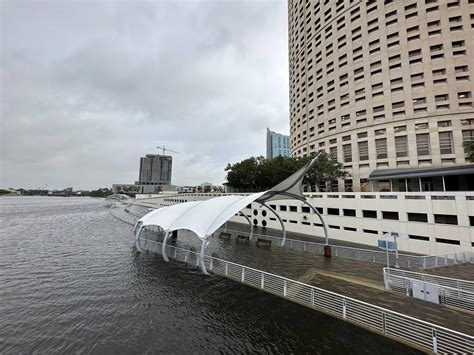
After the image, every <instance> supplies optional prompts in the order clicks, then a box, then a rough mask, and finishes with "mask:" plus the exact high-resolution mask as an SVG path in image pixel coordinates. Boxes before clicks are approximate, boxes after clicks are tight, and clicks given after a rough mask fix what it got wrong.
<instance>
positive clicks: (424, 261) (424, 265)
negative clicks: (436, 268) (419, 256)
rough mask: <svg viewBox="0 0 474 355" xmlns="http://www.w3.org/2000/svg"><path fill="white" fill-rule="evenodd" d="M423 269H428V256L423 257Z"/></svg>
mask: <svg viewBox="0 0 474 355" xmlns="http://www.w3.org/2000/svg"><path fill="white" fill-rule="evenodd" d="M423 269H426V258H423Z"/></svg>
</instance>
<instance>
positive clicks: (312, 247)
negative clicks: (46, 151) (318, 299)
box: [111, 207, 474, 269]
mask: <svg viewBox="0 0 474 355" xmlns="http://www.w3.org/2000/svg"><path fill="white" fill-rule="evenodd" d="M140 212H141V213H139V214H138V215H137V216H136V217H135V216H134V213H133V212H132V211H131V212H130V213H125V212H123V209H122V211H121V208H119V207H118V208H112V209H111V213H112V215H114V216H115V217H117V218H119V219H121V220H122V221H124V222H126V223H130V224H135V222H136V221H137V220H138V219H140V218H141V217H142V216H143V214H145V213H146V212H148V210H147V209H142V210H140ZM227 231H228V232H235V233H237V234H246V235H249V234H250V233H248V232H245V231H238V230H227ZM253 235H254V236H255V237H258V238H261V239H266V240H271V241H274V242H275V244H276V245H281V239H282V238H281V237H276V236H270V235H264V234H255V233H254V234H253ZM284 247H285V248H289V249H294V250H300V251H306V252H310V253H317V254H324V244H323V243H317V242H310V241H304V240H299V239H291V238H286V243H285V245H284ZM331 249H332V254H333V255H334V256H336V257H340V258H347V259H354V260H360V261H367V262H372V263H379V264H384V265H386V264H387V253H386V252H384V251H378V250H371V249H362V248H352V247H346V246H341V245H331ZM388 257H389V261H390V264H392V265H395V262H396V261H395V255H394V254H393V253H391V254H389V256H388ZM473 262H474V253H472V252H457V253H448V254H439V255H428V256H418V255H408V254H402V253H399V257H398V265H400V267H402V268H408V269H410V268H415V269H430V268H434V267H441V266H449V265H457V264H462V263H473Z"/></svg>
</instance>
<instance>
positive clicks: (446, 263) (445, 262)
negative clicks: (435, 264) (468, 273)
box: [444, 254, 448, 266]
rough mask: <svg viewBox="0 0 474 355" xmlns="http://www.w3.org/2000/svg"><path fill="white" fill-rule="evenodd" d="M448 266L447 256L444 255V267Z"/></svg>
mask: <svg viewBox="0 0 474 355" xmlns="http://www.w3.org/2000/svg"><path fill="white" fill-rule="evenodd" d="M446 265H448V254H444V266H446Z"/></svg>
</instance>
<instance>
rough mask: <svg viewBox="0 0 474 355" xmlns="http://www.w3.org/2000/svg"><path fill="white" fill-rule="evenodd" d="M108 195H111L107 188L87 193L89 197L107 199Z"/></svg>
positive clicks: (110, 190)
mask: <svg viewBox="0 0 474 355" xmlns="http://www.w3.org/2000/svg"><path fill="white" fill-rule="evenodd" d="M109 195H112V189H108V188H102V189H97V190H92V191H91V192H89V196H90V197H107V196H109Z"/></svg>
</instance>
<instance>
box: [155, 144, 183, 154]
mask: <svg viewBox="0 0 474 355" xmlns="http://www.w3.org/2000/svg"><path fill="white" fill-rule="evenodd" d="M156 148H157V149H161V150H162V151H163V153H162V154H161V155H165V152H166V151H168V152H171V153H175V154H180V153H179V152H175V151H174V150H171V149H166V148H165V146H162V147H160V146H157V147H156Z"/></svg>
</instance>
